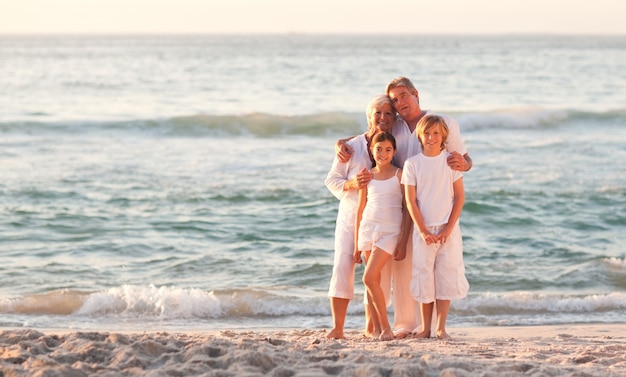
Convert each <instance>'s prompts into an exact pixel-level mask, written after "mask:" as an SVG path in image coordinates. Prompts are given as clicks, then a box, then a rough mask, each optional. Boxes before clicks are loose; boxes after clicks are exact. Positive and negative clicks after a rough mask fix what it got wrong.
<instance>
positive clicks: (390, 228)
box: [354, 132, 410, 340]
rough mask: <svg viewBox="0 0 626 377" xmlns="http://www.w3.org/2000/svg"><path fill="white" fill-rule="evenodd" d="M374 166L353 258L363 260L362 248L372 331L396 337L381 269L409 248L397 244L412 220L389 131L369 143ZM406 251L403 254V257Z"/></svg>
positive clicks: (386, 337)
mask: <svg viewBox="0 0 626 377" xmlns="http://www.w3.org/2000/svg"><path fill="white" fill-rule="evenodd" d="M370 150H371V152H372V156H373V158H374V163H375V166H374V167H373V168H372V170H371V173H372V180H371V181H370V182H369V183H368V185H367V186H365V187H363V188H362V189H360V190H359V201H358V206H357V214H356V223H355V249H354V262H355V263H359V264H360V263H361V262H362V260H361V252H362V253H363V254H364V257H365V272H364V274H363V283H364V284H365V287H366V290H367V292H366V294H367V301H366V302H367V305H368V306H369V310H370V313H371V316H372V318H371V320H372V322H373V325H374V331H373V333H372V335H374V336H379V339H380V340H391V339H393V338H394V334H393V331H392V330H391V326H390V324H389V319H388V318H387V305H386V299H385V294H384V292H383V290H382V288H381V274H382V270H383V268H384V267H385V265H386V264H387V262H388V261H389V259H390V258H391V256H392V255H393V254H394V252H395V251H396V249H397V250H398V252H401V253H402V252H403V251H404V252H406V247H404V246H403V247H398V248H396V246H398V241H399V239H400V237H401V234H402V233H404V234H405V236H404V237H403V239H402V240H400V244H401V245H406V239H407V237H408V232H407V231H405V232H402V224H403V223H408V224H409V225H410V223H409V222H408V221H405V220H406V219H408V215H406V214H407V212H406V209H405V207H404V195H403V192H402V186H401V184H400V178H401V177H402V170H401V169H399V168H397V167H396V166H394V165H393V164H392V159H393V156H394V155H395V153H396V141H395V139H394V137H393V136H392V135H391V134H390V133H388V132H380V133H378V134H376V135H375V136H374V138H373V139H372V143H371V145H370ZM403 257H404V255H402V258H403Z"/></svg>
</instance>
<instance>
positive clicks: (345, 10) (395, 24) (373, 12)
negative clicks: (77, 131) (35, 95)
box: [0, 0, 626, 35]
mask: <svg viewBox="0 0 626 377" xmlns="http://www.w3.org/2000/svg"><path fill="white" fill-rule="evenodd" d="M625 15H626V1H625V0H594V1H589V0H523V1H522V0H431V1H424V0H391V1H384V0H0V34H108V33H115V34H120V33H122V34H128V33H131V34H154V33H158V34H161V33H164V34H170V33H174V34H189V33H194V34H195V33H203V34H204V33H227V34H231V33H271V34H275V33H279V34H282V33H306V34H317V33H342V34H343V33H351V34H365V33H389V34H394V33H413V34H459V33H462V34H537V33H548V34H593V35H598V34H620V35H626V22H624V16H625Z"/></svg>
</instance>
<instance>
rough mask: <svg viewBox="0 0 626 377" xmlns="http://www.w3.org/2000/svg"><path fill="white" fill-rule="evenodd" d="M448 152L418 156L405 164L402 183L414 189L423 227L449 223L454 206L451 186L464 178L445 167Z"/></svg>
mask: <svg viewBox="0 0 626 377" xmlns="http://www.w3.org/2000/svg"><path fill="white" fill-rule="evenodd" d="M448 156H450V153H448V152H445V151H442V152H441V153H439V154H438V155H437V156H435V157H429V156H425V155H424V154H423V153H420V154H418V155H416V156H413V157H409V158H408V159H407V160H406V162H405V163H404V170H403V171H402V184H403V185H410V186H415V192H416V194H417V204H418V206H419V209H420V212H421V213H422V217H423V218H424V223H425V224H426V226H435V225H442V224H446V223H447V222H448V218H449V217H450V213H451V212H452V206H453V204H454V188H453V184H454V182H455V181H456V180H457V179H460V178H462V177H463V174H462V173H461V172H458V171H456V170H452V169H451V168H450V167H449V166H448V161H447V159H448Z"/></svg>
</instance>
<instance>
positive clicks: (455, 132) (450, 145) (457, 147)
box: [446, 116, 467, 155]
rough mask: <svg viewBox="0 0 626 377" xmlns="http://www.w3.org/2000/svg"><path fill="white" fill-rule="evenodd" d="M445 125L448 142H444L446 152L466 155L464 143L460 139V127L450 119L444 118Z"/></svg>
mask: <svg viewBox="0 0 626 377" xmlns="http://www.w3.org/2000/svg"><path fill="white" fill-rule="evenodd" d="M446 124H447V125H448V130H449V133H448V140H447V141H446V150H447V151H448V152H459V153H460V154H461V155H464V154H466V153H467V150H466V149H465V143H464V142H463V138H462V137H461V127H459V123H458V122H457V121H456V120H454V119H453V118H451V117H449V116H448V117H446Z"/></svg>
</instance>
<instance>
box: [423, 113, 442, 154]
mask: <svg viewBox="0 0 626 377" xmlns="http://www.w3.org/2000/svg"><path fill="white" fill-rule="evenodd" d="M417 137H418V138H419V141H420V143H421V144H422V150H423V153H424V155H426V156H437V155H438V154H439V152H441V151H442V150H444V149H445V147H446V144H445V142H446V138H447V137H448V126H447V125H446V121H445V120H444V119H443V118H442V117H440V116H437V115H431V116H425V117H424V118H422V119H421V120H420V122H419V123H418V124H417Z"/></svg>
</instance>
